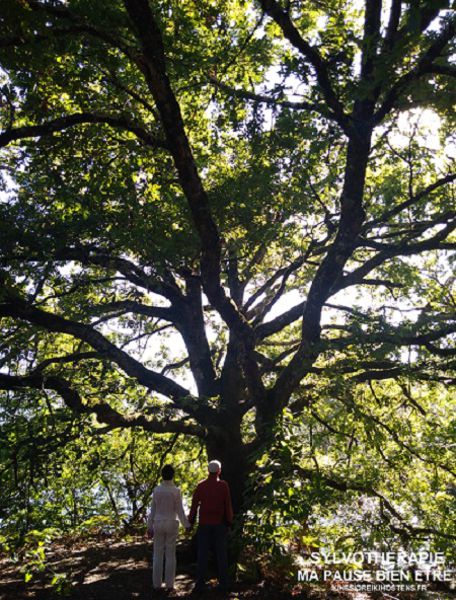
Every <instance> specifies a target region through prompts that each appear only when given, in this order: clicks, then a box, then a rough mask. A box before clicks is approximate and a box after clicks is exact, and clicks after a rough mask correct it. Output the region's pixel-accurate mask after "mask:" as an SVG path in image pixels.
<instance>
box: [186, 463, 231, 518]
mask: <svg viewBox="0 0 456 600" xmlns="http://www.w3.org/2000/svg"><path fill="white" fill-rule="evenodd" d="M198 506H199V524H200V525H220V524H221V523H228V524H231V523H232V521H233V507H232V505H231V496H230V488H229V486H228V483H227V482H226V481H223V480H222V479H219V477H218V475H217V473H209V477H208V478H207V479H205V480H204V481H201V482H200V483H199V484H198V485H197V487H196V490H195V493H194V494H193V500H192V507H191V509H190V515H189V517H188V520H189V521H190V523H191V524H192V525H193V523H194V522H195V519H196V511H197V509H198Z"/></svg>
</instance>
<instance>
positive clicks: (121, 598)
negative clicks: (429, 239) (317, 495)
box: [0, 538, 456, 600]
mask: <svg viewBox="0 0 456 600" xmlns="http://www.w3.org/2000/svg"><path fill="white" fill-rule="evenodd" d="M151 554H152V543H151V542H148V541H146V540H144V539H141V538H132V539H130V540H123V541H114V540H108V541H106V540H105V541H102V542H100V541H93V542H90V543H86V544H84V545H82V544H73V545H72V546H68V545H61V546H55V547H54V548H53V549H52V551H50V552H47V553H46V568H45V570H44V571H43V572H42V573H41V574H38V575H35V576H34V577H33V578H32V579H31V580H30V581H29V582H28V583H27V584H26V583H25V582H24V574H23V573H22V572H21V565H20V564H18V563H16V562H14V561H12V560H10V559H6V558H4V559H1V560H0V600H32V599H33V600H54V599H57V598H67V599H68V600H83V599H84V600H153V599H154V598H157V599H159V598H166V597H169V598H190V599H192V600H193V599H195V600H200V599H201V600H212V598H214V599H216V598H222V597H223V596H221V595H220V594H217V592H216V589H215V586H216V579H215V578H214V579H212V580H210V582H209V589H208V591H207V592H205V593H204V594H201V595H198V596H196V595H195V594H192V588H193V585H194V579H193V574H194V571H195V564H194V552H193V550H192V548H191V547H190V545H189V544H188V543H186V544H182V545H180V546H179V547H178V552H177V566H178V575H177V578H176V589H175V590H174V591H173V592H172V593H171V594H166V593H165V592H162V593H160V592H159V593H157V592H154V591H153V590H152V581H151V579H152V571H151ZM55 576H57V580H58V581H60V586H61V589H60V593H59V591H58V585H57V586H56V585H55V584H54V586H51V585H50V582H51V579H52V578H53V577H55ZM59 576H60V577H59ZM225 597H227V598H229V599H230V600H236V599H237V600H296V599H298V598H299V599H301V598H302V599H309V600H324V599H328V600H330V599H332V600H391V599H392V598H393V599H394V600H403V599H406V598H407V599H410V598H414V597H416V598H418V596H415V595H412V594H405V595H399V596H396V595H394V596H392V595H388V594H372V595H369V594H366V593H360V592H353V593H348V592H343V591H338V590H335V589H326V590H322V589H317V588H315V587H314V588H311V587H310V586H309V585H306V584H301V583H299V584H296V585H290V583H288V585H280V584H279V583H277V582H275V583H274V581H267V580H263V581H261V582H259V583H248V582H240V583H236V584H234V585H233V589H232V591H231V592H230V594H229V595H228V596H225ZM455 597H456V595H455V594H449V593H445V592H434V593H429V594H426V598H429V599H430V600H447V599H449V598H455ZM421 598H423V596H421Z"/></svg>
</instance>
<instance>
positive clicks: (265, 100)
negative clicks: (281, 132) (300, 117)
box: [209, 75, 332, 117]
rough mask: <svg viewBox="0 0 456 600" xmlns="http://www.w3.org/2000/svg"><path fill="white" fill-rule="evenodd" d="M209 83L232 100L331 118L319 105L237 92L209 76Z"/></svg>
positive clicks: (244, 91)
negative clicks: (236, 99)
mask: <svg viewBox="0 0 456 600" xmlns="http://www.w3.org/2000/svg"><path fill="white" fill-rule="evenodd" d="M209 79H210V81H211V82H212V83H213V84H214V85H215V87H217V88H219V89H220V90H223V91H224V92H226V93H227V94H228V95H230V96H232V97H234V98H241V99H242V100H252V101H253V102H257V103H259V104H267V105H268V106H277V107H278V108H291V109H293V110H306V111H315V112H318V113H320V114H321V115H323V116H325V117H331V116H332V115H331V113H330V112H328V110H327V109H325V106H322V105H320V104H314V103H312V102H291V101H288V100H277V99H276V98H272V97H271V96H266V95H264V94H256V93H255V92H249V91H248V90H238V89H236V88H232V87H230V86H229V85H226V84H225V83H223V82H221V81H219V80H218V79H217V78H216V77H214V76H211V75H210V76H209Z"/></svg>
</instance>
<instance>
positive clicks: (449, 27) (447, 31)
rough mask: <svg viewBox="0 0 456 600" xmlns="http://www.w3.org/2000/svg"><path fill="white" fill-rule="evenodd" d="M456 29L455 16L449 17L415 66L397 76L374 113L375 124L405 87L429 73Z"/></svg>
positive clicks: (392, 105)
mask: <svg viewBox="0 0 456 600" xmlns="http://www.w3.org/2000/svg"><path fill="white" fill-rule="evenodd" d="M455 29H456V19H455V17H453V18H451V19H449V20H448V21H447V22H446V24H445V27H444V28H443V30H442V32H441V33H440V34H439V35H438V36H437V37H436V39H434V41H433V42H432V43H431V45H430V46H429V48H428V49H427V50H426V52H424V54H423V55H422V56H421V57H420V58H419V59H418V61H417V63H416V65H415V67H414V68H413V69H411V70H410V71H408V72H407V73H405V74H404V75H402V76H401V77H399V79H398V80H397V81H396V82H395V83H394V84H393V85H392V87H391V88H390V89H389V91H388V92H387V94H386V95H385V98H384V100H383V102H382V104H381V106H380V108H379V109H378V110H377V112H376V113H375V115H374V121H375V124H377V125H378V124H379V123H381V122H382V121H383V119H384V118H385V117H386V115H387V114H388V113H389V112H390V111H391V110H392V109H393V108H394V107H395V106H396V103H397V101H398V99H399V98H400V96H401V94H402V92H403V91H404V89H406V87H407V86H408V85H409V84H410V83H411V82H412V81H416V80H417V79H419V78H420V77H421V76H422V75H425V74H426V73H429V72H430V70H431V72H432V69H433V68H434V61H435V60H436V59H437V58H439V56H441V53H442V50H443V49H444V48H445V46H446V45H447V44H448V42H449V41H450V40H451V39H452V38H453V37H454V35H455Z"/></svg>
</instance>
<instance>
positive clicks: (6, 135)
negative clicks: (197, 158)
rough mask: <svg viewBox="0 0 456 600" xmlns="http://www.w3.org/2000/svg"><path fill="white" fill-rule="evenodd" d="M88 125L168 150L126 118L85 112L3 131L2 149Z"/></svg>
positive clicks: (162, 142)
mask: <svg viewBox="0 0 456 600" xmlns="http://www.w3.org/2000/svg"><path fill="white" fill-rule="evenodd" d="M87 123H102V124H105V125H110V126H111V127H115V128H118V129H122V130H124V131H128V132H130V133H133V134H134V135H135V136H136V137H137V138H138V139H139V140H141V141H142V142H143V143H144V144H145V145H146V146H148V147H149V148H163V149H167V144H166V142H165V141H164V140H160V139H159V138H157V137H155V136H153V135H152V134H150V133H149V132H148V131H147V130H145V129H144V128H143V127H142V126H140V125H138V124H137V123H134V122H132V121H130V120H129V119H127V118H126V117H125V116H112V115H105V114H96V113H85V112H82V113H76V114H73V115H66V116H65V117H60V118H57V119H53V120H51V121H47V122H45V123H41V124H39V125H26V126H24V127H17V128H13V129H8V130H6V131H3V132H2V133H0V147H3V146H7V145H8V144H9V143H10V142H13V141H16V140H21V139H24V138H34V137H42V136H45V135H51V134H53V133H56V132H58V131H64V130H65V129H68V128H70V127H75V126H76V125H81V124H87Z"/></svg>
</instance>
